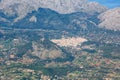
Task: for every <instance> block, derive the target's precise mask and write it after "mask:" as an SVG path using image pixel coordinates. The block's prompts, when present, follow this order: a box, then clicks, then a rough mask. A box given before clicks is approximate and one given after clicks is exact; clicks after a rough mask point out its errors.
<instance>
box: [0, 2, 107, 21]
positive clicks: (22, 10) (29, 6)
mask: <svg viewBox="0 0 120 80" xmlns="http://www.w3.org/2000/svg"><path fill="white" fill-rule="evenodd" d="M40 7H41V8H50V9H52V10H55V11H57V12H58V13H61V14H68V13H73V12H81V11H83V12H89V13H101V12H104V11H105V10H106V7H104V6H102V5H100V4H98V3H96V2H90V3H89V2H87V0H2V1H1V2H0V10H2V11H3V12H4V13H5V14H7V15H8V16H12V15H17V16H18V17H17V18H16V19H15V20H14V22H17V21H18V20H20V19H22V18H24V17H25V16H26V15H27V13H30V12H32V11H33V10H37V9H38V8H40Z"/></svg>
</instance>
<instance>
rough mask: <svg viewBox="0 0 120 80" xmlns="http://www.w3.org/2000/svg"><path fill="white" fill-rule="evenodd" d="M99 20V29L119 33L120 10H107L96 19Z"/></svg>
mask: <svg viewBox="0 0 120 80" xmlns="http://www.w3.org/2000/svg"><path fill="white" fill-rule="evenodd" d="M98 18H99V19H100V20H101V23H100V24H99V27H100V28H106V29H110V30H115V31H118V30H119V31H120V8H115V9H111V10H108V11H106V12H104V13H102V14H100V15H99V17H98Z"/></svg>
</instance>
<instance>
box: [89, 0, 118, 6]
mask: <svg viewBox="0 0 120 80" xmlns="http://www.w3.org/2000/svg"><path fill="white" fill-rule="evenodd" d="M88 1H97V2H99V3H101V4H103V5H105V6H107V7H109V8H115V7H120V0H88Z"/></svg>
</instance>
